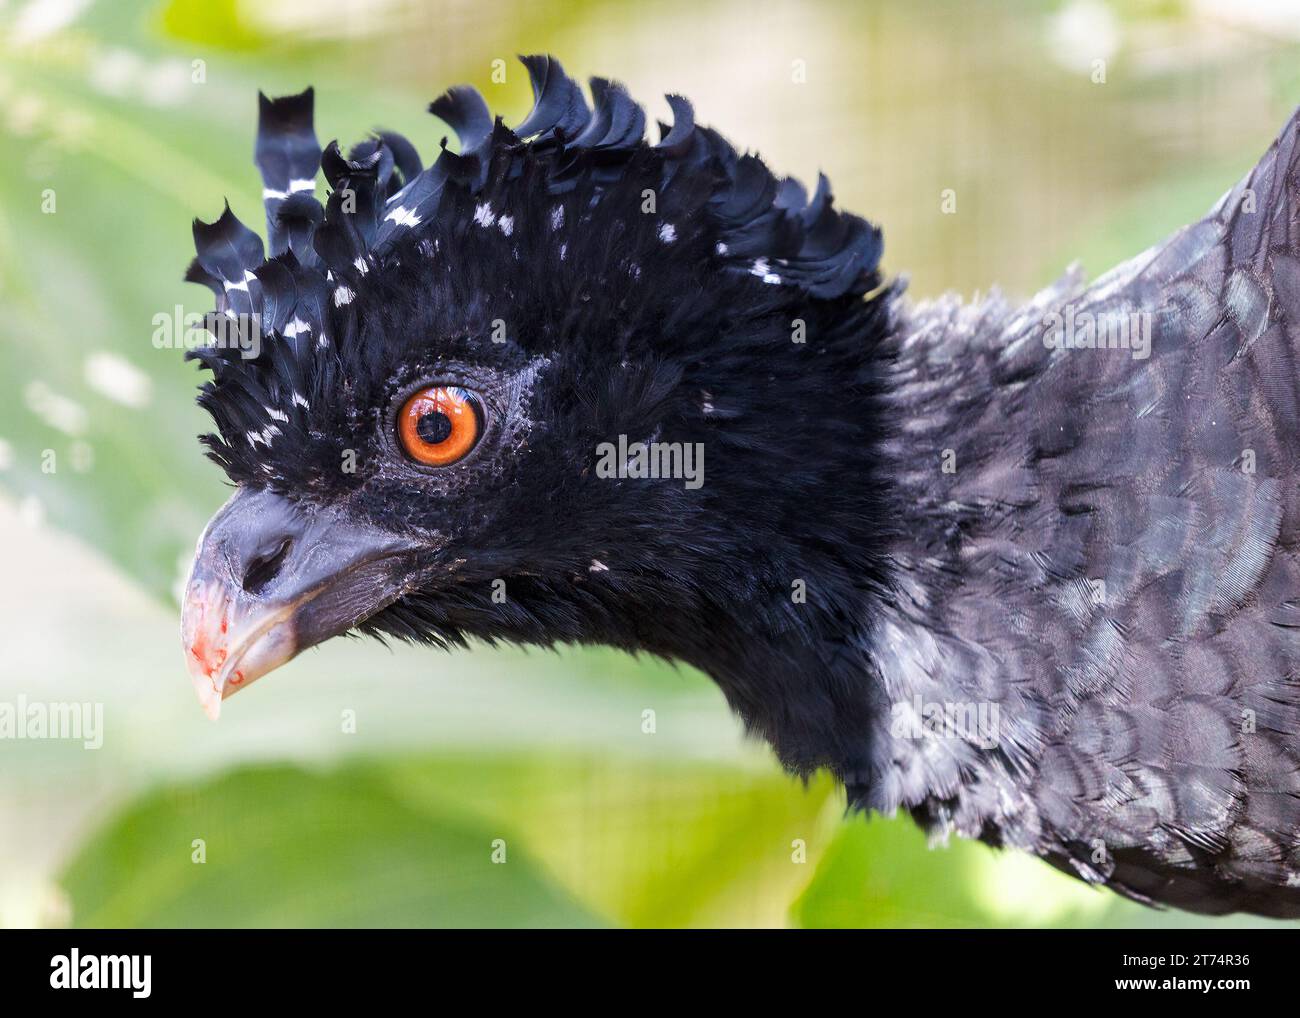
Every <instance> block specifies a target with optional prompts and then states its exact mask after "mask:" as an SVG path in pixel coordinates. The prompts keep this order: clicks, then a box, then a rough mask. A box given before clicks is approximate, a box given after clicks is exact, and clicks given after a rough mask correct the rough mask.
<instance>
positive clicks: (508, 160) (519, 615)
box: [182, 57, 890, 755]
mask: <svg viewBox="0 0 1300 1018" xmlns="http://www.w3.org/2000/svg"><path fill="white" fill-rule="evenodd" d="M524 63H525V65H526V66H527V68H528V70H529V73H530V75H531V77H532V81H533V89H534V93H535V97H536V105H535V107H534V109H533V111H532V112H531V113H530V115H529V116H528V118H527V119H526V120H525V122H524V123H522V124H521V125H519V126H518V127H516V128H515V129H513V130H510V129H508V128H506V127H505V126H504V125H503V124H502V122H501V121H500V120H499V119H494V118H493V117H492V116H491V115H490V114H489V112H488V109H487V107H486V105H485V103H484V102H483V100H482V99H481V98H480V97H479V95H478V94H477V93H476V92H474V91H473V90H470V89H465V88H458V89H452V90H451V91H449V92H448V93H446V94H445V95H444V96H443V97H441V98H440V99H439V100H437V101H436V102H435V103H434V104H433V105H432V107H431V109H432V112H434V113H435V114H437V115H438V116H439V117H441V118H442V119H443V120H444V121H446V122H447V123H449V124H450V125H451V126H452V127H453V128H454V129H455V130H456V132H457V134H458V135H459V139H460V146H459V152H458V153H452V152H451V151H450V150H448V149H447V148H446V145H445V139H444V147H443V150H442V152H441V154H440V155H439V156H438V158H437V160H436V161H435V162H434V163H433V164H432V165H431V166H428V167H425V166H423V165H422V163H421V161H420V159H419V156H418V155H417V154H416V151H415V148H414V146H412V144H411V143H410V142H408V141H407V140H406V139H405V138H402V137H401V136H398V135H395V134H391V133H380V134H377V135H376V136H375V137H373V138H371V139H369V140H367V141H365V142H362V143H361V144H360V145H357V146H355V147H354V148H352V149H351V150H350V151H349V153H348V154H347V155H346V156H345V155H343V154H342V152H341V151H340V150H339V148H338V146H337V145H336V144H333V143H331V144H330V145H329V146H327V147H326V149H325V150H324V152H323V153H322V152H321V150H320V149H319V147H318V146H317V143H316V139H315V133H314V127H313V114H312V93H311V91H310V90H308V91H307V92H304V93H302V94H301V95H297V96H290V97H287V98H284V99H277V100H267V99H265V98H263V100H262V105H261V118H260V128H259V132H258V143H257V149H256V155H257V163H258V165H259V167H260V168H261V171H262V176H263V183H264V187H265V191H264V194H265V197H266V214H267V231H268V240H269V246H270V254H269V256H266V255H265V249H264V247H263V244H262V241H261V240H260V238H258V237H257V236H256V235H255V234H254V233H252V231H250V230H249V229H247V228H246V227H244V226H243V225H242V224H241V223H240V222H239V221H238V220H237V219H236V218H235V216H234V214H233V213H232V212H231V211H230V209H229V207H227V209H226V211H225V213H224V214H223V215H222V216H221V217H220V218H219V219H218V220H217V221H216V222H214V223H211V224H208V223H202V222H197V221H196V223H195V227H194V234H195V242H196V248H197V250H198V258H197V259H196V260H195V262H194V264H193V265H192V266H191V270H190V273H189V278H190V279H191V280H194V281H198V282H202V283H205V284H206V285H208V286H209V287H210V288H211V289H212V290H213V291H214V293H215V294H216V296H217V310H216V312H214V313H213V314H212V315H210V316H209V329H210V331H211V332H212V333H213V340H212V341H211V342H209V343H206V344H205V345H203V346H202V347H200V348H198V349H196V350H194V351H192V352H191V356H193V357H195V358H197V359H198V360H199V361H200V363H201V364H202V366H203V367H205V368H207V369H208V370H210V371H211V372H212V378H211V379H210V380H208V381H207V382H205V383H204V385H203V386H202V389H201V393H200V396H199V402H200V404H201V405H202V406H203V407H204V408H206V409H207V410H208V411H209V412H210V414H211V416H212V418H213V420H214V422H215V424H216V431H215V432H214V433H213V434H210V435H207V436H204V438H203V439H202V440H203V442H204V443H205V444H206V446H207V449H208V454H209V455H210V456H211V458H212V459H214V460H215V461H216V462H217V463H219V464H220V465H221V466H222V467H223V468H224V470H225V471H226V473H227V475H228V476H229V479H230V480H231V482H233V484H234V485H235V486H236V491H235V493H234V495H233V496H232V497H231V499H230V500H229V501H228V502H227V503H226V505H225V506H224V507H223V508H222V509H221V510H220V511H219V512H218V513H217V514H216V516H215V517H214V518H213V519H212V521H211V522H210V523H209V525H208V527H207V528H206V530H205V531H204V533H203V535H202V537H201V538H200V540H199V544H198V549H197V553H196V557H195V560H194V565H193V569H192V573H191V577H190V580H189V582H188V585H187V588H186V595H185V606H184V615H183V625H182V628H183V639H184V645H185V653H186V655H187V660H188V664H189V668H190V672H191V675H192V677H193V680H194V683H195V687H196V689H197V690H198V693H199V696H200V698H201V700H202V701H203V703H204V705H205V707H206V708H207V709H208V711H209V713H210V714H212V715H213V716H215V715H216V714H217V711H218V709H219V707H220V704H221V701H222V699H223V698H225V697H227V696H229V695H231V694H232V693H233V692H235V691H237V690H239V689H242V688H244V687H245V686H247V685H249V684H250V683H251V682H253V681H254V680H255V679H257V678H258V677H260V676H261V675H263V674H265V673H267V672H269V671H271V670H272V669H274V668H276V667H277V666H278V665H280V664H282V663H284V662H285V661H287V660H289V659H290V658H291V657H293V656H294V655H295V654H297V653H299V652H300V651H302V650H303V649H305V648H307V647H311V646H313V645H315V644H318V643H320V642H322V641H324V640H326V639H328V638H329V637H331V636H334V635H337V634H341V633H346V632H349V631H362V632H367V633H373V634H378V635H384V634H386V635H390V636H394V637H397V638H400V639H406V640H414V641H422V642H429V643H435V644H442V645H455V644H461V643H463V642H464V641H465V640H466V639H468V638H471V637H473V638H480V639H484V640H488V641H513V642H522V643H540V644H552V643H556V642H576V643H603V644H610V645H613V646H617V647H622V648H626V649H635V650H645V651H649V652H652V653H655V654H661V655H665V656H668V657H674V658H679V659H683V660H686V661H689V662H691V663H693V664H697V665H699V666H700V667H703V668H705V669H706V670H708V671H710V672H711V673H713V674H714V675H715V677H717V678H719V681H720V682H723V686H724V690H725V691H726V692H727V695H728V697H729V699H730V700H731V702H732V704H733V705H734V706H736V707H737V709H738V710H739V711H740V712H741V714H742V715H743V716H744V717H745V718H746V720H747V721H750V722H751V724H754V725H756V726H758V727H759V728H761V729H763V731H764V733H765V734H767V735H769V737H773V740H774V741H778V740H777V739H776V737H775V734H774V732H773V730H772V726H773V725H775V724H776V722H775V721H774V720H772V718H775V717H777V716H780V715H782V714H783V713H784V714H789V710H788V708H787V706H785V705H782V704H778V703H775V702H770V701H772V700H773V698H774V697H775V698H776V699H780V697H778V696H776V694H774V693H773V692H772V691H771V690H769V689H766V688H765V683H764V682H763V681H758V680H756V679H754V678H753V676H752V675H751V674H750V673H751V672H752V668H751V665H752V664H753V661H754V659H755V658H756V656H757V655H759V654H761V653H764V651H763V648H764V647H766V648H767V653H769V656H770V654H771V647H772V646H773V641H777V642H780V641H784V642H785V643H793V644H794V645H797V646H798V647H799V648H803V649H802V650H801V651H799V652H798V653H807V652H817V653H821V651H820V650H819V649H818V648H820V647H822V646H824V641H825V640H827V639H830V638H831V634H832V633H833V632H835V631H836V627H837V626H842V624H843V623H844V620H845V618H846V617H848V616H850V615H851V614H852V613H853V612H854V611H855V605H854V601H855V598H856V596H857V592H861V591H864V590H868V589H869V588H871V587H872V586H873V585H874V584H878V583H879V582H881V576H882V566H881V564H880V560H879V541H878V539H877V534H878V532H879V530H880V528H882V527H884V526H887V521H886V520H884V519H882V516H883V515H884V513H883V510H882V509H881V506H882V505H883V503H881V502H880V501H879V499H878V493H877V489H878V485H877V484H876V483H875V482H874V480H873V469H874V468H873V462H872V457H871V455H870V454H869V450H870V449H871V448H873V447H874V446H875V445H876V444H877V443H878V442H879V441H880V438H881V429H880V425H879V418H880V413H879V410H878V408H877V405H876V404H877V399H876V397H877V394H878V389H879V370H878V367H877V365H878V363H879V362H880V361H881V360H882V359H883V358H885V357H886V356H887V351H886V347H887V343H886V341H885V337H887V335H888V333H889V315H890V304H889V301H888V299H887V297H888V295H889V291H888V289H886V290H883V291H882V290H879V279H878V276H877V263H878V260H879V255H880V249H881V241H880V235H879V232H878V231H877V230H876V229H875V228H873V227H872V226H871V225H870V224H868V223H866V222H865V221H864V220H861V219H859V218H856V217H854V216H851V215H846V214H843V213H840V212H838V211H837V210H836V209H835V208H834V207H833V204H832V200H831V195H830V192H829V187H828V185H827V182H826V181H825V179H824V178H823V179H822V180H821V181H820V184H819V186H818V188H817V189H816V191H815V193H814V195H813V196H812V198H811V199H810V198H809V197H808V195H807V193H806V192H805V191H804V189H803V188H802V187H801V186H800V185H799V184H798V183H797V182H795V181H792V180H789V179H787V180H778V179H776V178H775V177H773V176H772V174H771V173H769V172H768V170H767V169H766V167H765V166H764V165H763V163H762V162H761V161H760V160H759V159H758V158H757V157H755V156H752V155H738V154H737V153H736V151H735V150H734V149H732V147H731V146H730V145H729V144H728V143H727V142H725V141H724V140H723V139H722V138H721V137H720V136H719V135H718V134H716V133H715V132H713V131H711V130H709V129H707V128H703V127H700V126H697V125H696V124H695V122H694V117H693V113H692V109H691V107H690V105H689V104H688V103H687V102H686V101H685V100H684V99H681V98H680V97H676V96H670V97H669V98H668V103H669V105H670V107H671V109H672V111H673V114H674V118H675V119H674V123H673V125H672V126H671V127H664V126H663V125H661V128H660V130H661V140H660V141H659V143H658V144H656V145H651V144H649V143H647V142H646V141H645V140H643V133H644V122H645V117H644V114H643V113H642V111H641V109H640V107H638V106H637V105H636V104H635V103H634V102H633V101H632V100H631V99H630V98H629V97H628V95H627V93H626V92H625V91H624V90H623V89H622V88H621V87H620V86H618V85H615V84H612V83H609V82H606V81H603V80H600V79H596V80H593V82H592V95H593V98H594V110H593V109H591V108H590V107H589V106H588V104H587V101H586V98H585V96H584V94H583V92H582V90H581V89H580V88H579V86H577V85H576V84H575V83H574V82H573V81H572V80H571V79H569V78H568V77H567V76H566V75H565V74H564V72H563V70H562V69H561V68H560V65H559V64H558V63H557V62H556V61H555V60H553V59H549V58H545V57H531V58H525V60H524ZM318 166H319V167H320V168H322V169H323V171H324V175H325V177H326V179H327V181H328V183H329V194H328V198H327V200H326V201H325V202H324V203H323V204H322V203H321V202H319V201H317V199H316V198H315V196H314V181H315V177H316V173H317V168H318ZM873 290H875V291H877V292H876V293H875V294H874V295H872V293H871V291H873ZM232 330H233V331H234V332H235V333H237V334H238V335H239V336H240V338H241V342H230V341H223V338H222V337H223V333H224V334H225V337H226V339H227V340H228V339H229V336H230V334H231V333H232ZM250 334H255V335H253V336H252V338H253V339H255V340H256V342H252V343H249V342H244V341H242V340H247V339H249V337H250ZM814 577H816V579H815V580H814ZM800 583H803V584H805V585H806V586H807V587H811V588H812V589H811V590H810V591H809V592H808V594H807V596H806V597H805V598H803V599H801V598H800V597H799V596H798V592H799V584H800ZM809 604H812V605H814V606H820V609H819V610H818V611H817V612H810V611H809V610H808V608H807V606H808V605H809ZM819 641H820V642H819ZM809 648H812V651H809V650H808V649H809ZM781 653H782V654H786V653H787V651H786V650H782V651H781ZM788 653H789V654H795V653H796V652H795V651H788ZM724 680H725V681H724ZM773 681H775V680H773ZM769 684H770V683H769ZM796 755H797V754H796Z"/></svg>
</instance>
